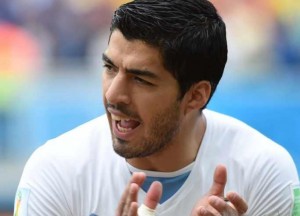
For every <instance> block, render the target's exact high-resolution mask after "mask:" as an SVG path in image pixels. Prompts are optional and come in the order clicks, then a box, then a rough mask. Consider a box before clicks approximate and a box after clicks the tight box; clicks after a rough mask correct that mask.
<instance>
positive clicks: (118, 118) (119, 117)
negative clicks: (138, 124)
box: [111, 114, 130, 121]
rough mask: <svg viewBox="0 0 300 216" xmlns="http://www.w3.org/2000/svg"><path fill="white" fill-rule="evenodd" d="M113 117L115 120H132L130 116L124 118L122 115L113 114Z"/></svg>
mask: <svg viewBox="0 0 300 216" xmlns="http://www.w3.org/2000/svg"><path fill="white" fill-rule="evenodd" d="M111 118H112V120H114V121H121V120H123V121H129V120H130V119H129V118H123V117H121V116H116V115H114V114H111Z"/></svg>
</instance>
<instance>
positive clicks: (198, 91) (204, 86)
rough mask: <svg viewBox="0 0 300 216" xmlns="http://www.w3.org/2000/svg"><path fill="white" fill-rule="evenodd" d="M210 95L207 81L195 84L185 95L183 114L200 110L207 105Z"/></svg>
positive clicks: (209, 86)
mask: <svg viewBox="0 0 300 216" xmlns="http://www.w3.org/2000/svg"><path fill="white" fill-rule="evenodd" d="M210 93H211V85H210V82H209V81H206V80H203V81H200V82H197V83H195V84H194V85H193V86H192V87H191V88H190V89H189V90H188V91H187V92H186V94H185V96H184V100H185V101H186V104H185V110H184V113H185V114H187V113H189V112H190V111H192V110H200V109H201V108H202V107H204V105H205V104H206V103H207V101H208V99H209V96H210Z"/></svg>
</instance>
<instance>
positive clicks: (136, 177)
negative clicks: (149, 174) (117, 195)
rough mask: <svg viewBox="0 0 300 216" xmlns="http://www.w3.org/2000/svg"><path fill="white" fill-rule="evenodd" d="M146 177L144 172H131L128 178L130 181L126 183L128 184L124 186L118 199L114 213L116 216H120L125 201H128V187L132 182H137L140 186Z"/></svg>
mask: <svg viewBox="0 0 300 216" xmlns="http://www.w3.org/2000/svg"><path fill="white" fill-rule="evenodd" d="M145 179H146V175H145V173H142V172H136V173H133V174H132V176H131V179H130V182H129V183H128V185H127V186H126V188H125V191H124V192H123V194H122V196H121V199H120V201H119V204H118V207H117V210H116V215H117V216H121V215H122V212H124V208H125V206H126V203H128V199H129V191H130V187H131V184H132V183H135V184H137V185H138V186H141V185H142V184H143V182H144V181H145Z"/></svg>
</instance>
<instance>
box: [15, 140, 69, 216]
mask: <svg viewBox="0 0 300 216" xmlns="http://www.w3.org/2000/svg"><path fill="white" fill-rule="evenodd" d="M51 155H52V154H51V152H48V151H47V148H45V147H44V146H42V147H40V148H39V149H37V150H36V151H35V152H34V153H33V154H32V156H31V157H30V158H29V160H28V161H27V163H26V165H25V168H24V170H23V174H22V177H21V180H20V183H19V186H18V189H17V192H16V197H15V205H14V215H16V216H27V215H30V216H38V215H43V216H48V215H49V216H50V215H51V216H54V215H71V213H70V210H69V207H68V203H67V200H66V197H65V194H66V190H68V186H67V185H68V184H67V182H66V181H67V179H64V178H63V176H62V175H61V171H59V170H61V168H60V169H58V166H63V164H61V165H60V164H59V163H58V162H57V161H55V158H54V157H53V156H51Z"/></svg>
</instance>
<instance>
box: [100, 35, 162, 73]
mask: <svg viewBox="0 0 300 216" xmlns="http://www.w3.org/2000/svg"><path fill="white" fill-rule="evenodd" d="M105 54H106V55H107V56H108V57H109V58H110V59H111V60H112V61H113V62H114V63H115V64H116V66H118V67H122V66H123V67H125V68H131V67H134V68H135V67H138V68H142V69H159V70H162V69H163V68H164V67H163V61H162V57H161V54H160V52H159V49H158V48H156V47H153V46H151V45H149V44H147V43H145V42H144V41H141V40H127V39H126V38H125V37H124V36H123V34H122V33H121V32H120V31H119V30H114V31H113V32H112V34H111V37H110V40H109V44H108V47H107V49H106V51H105ZM164 70H165V69H164Z"/></svg>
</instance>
